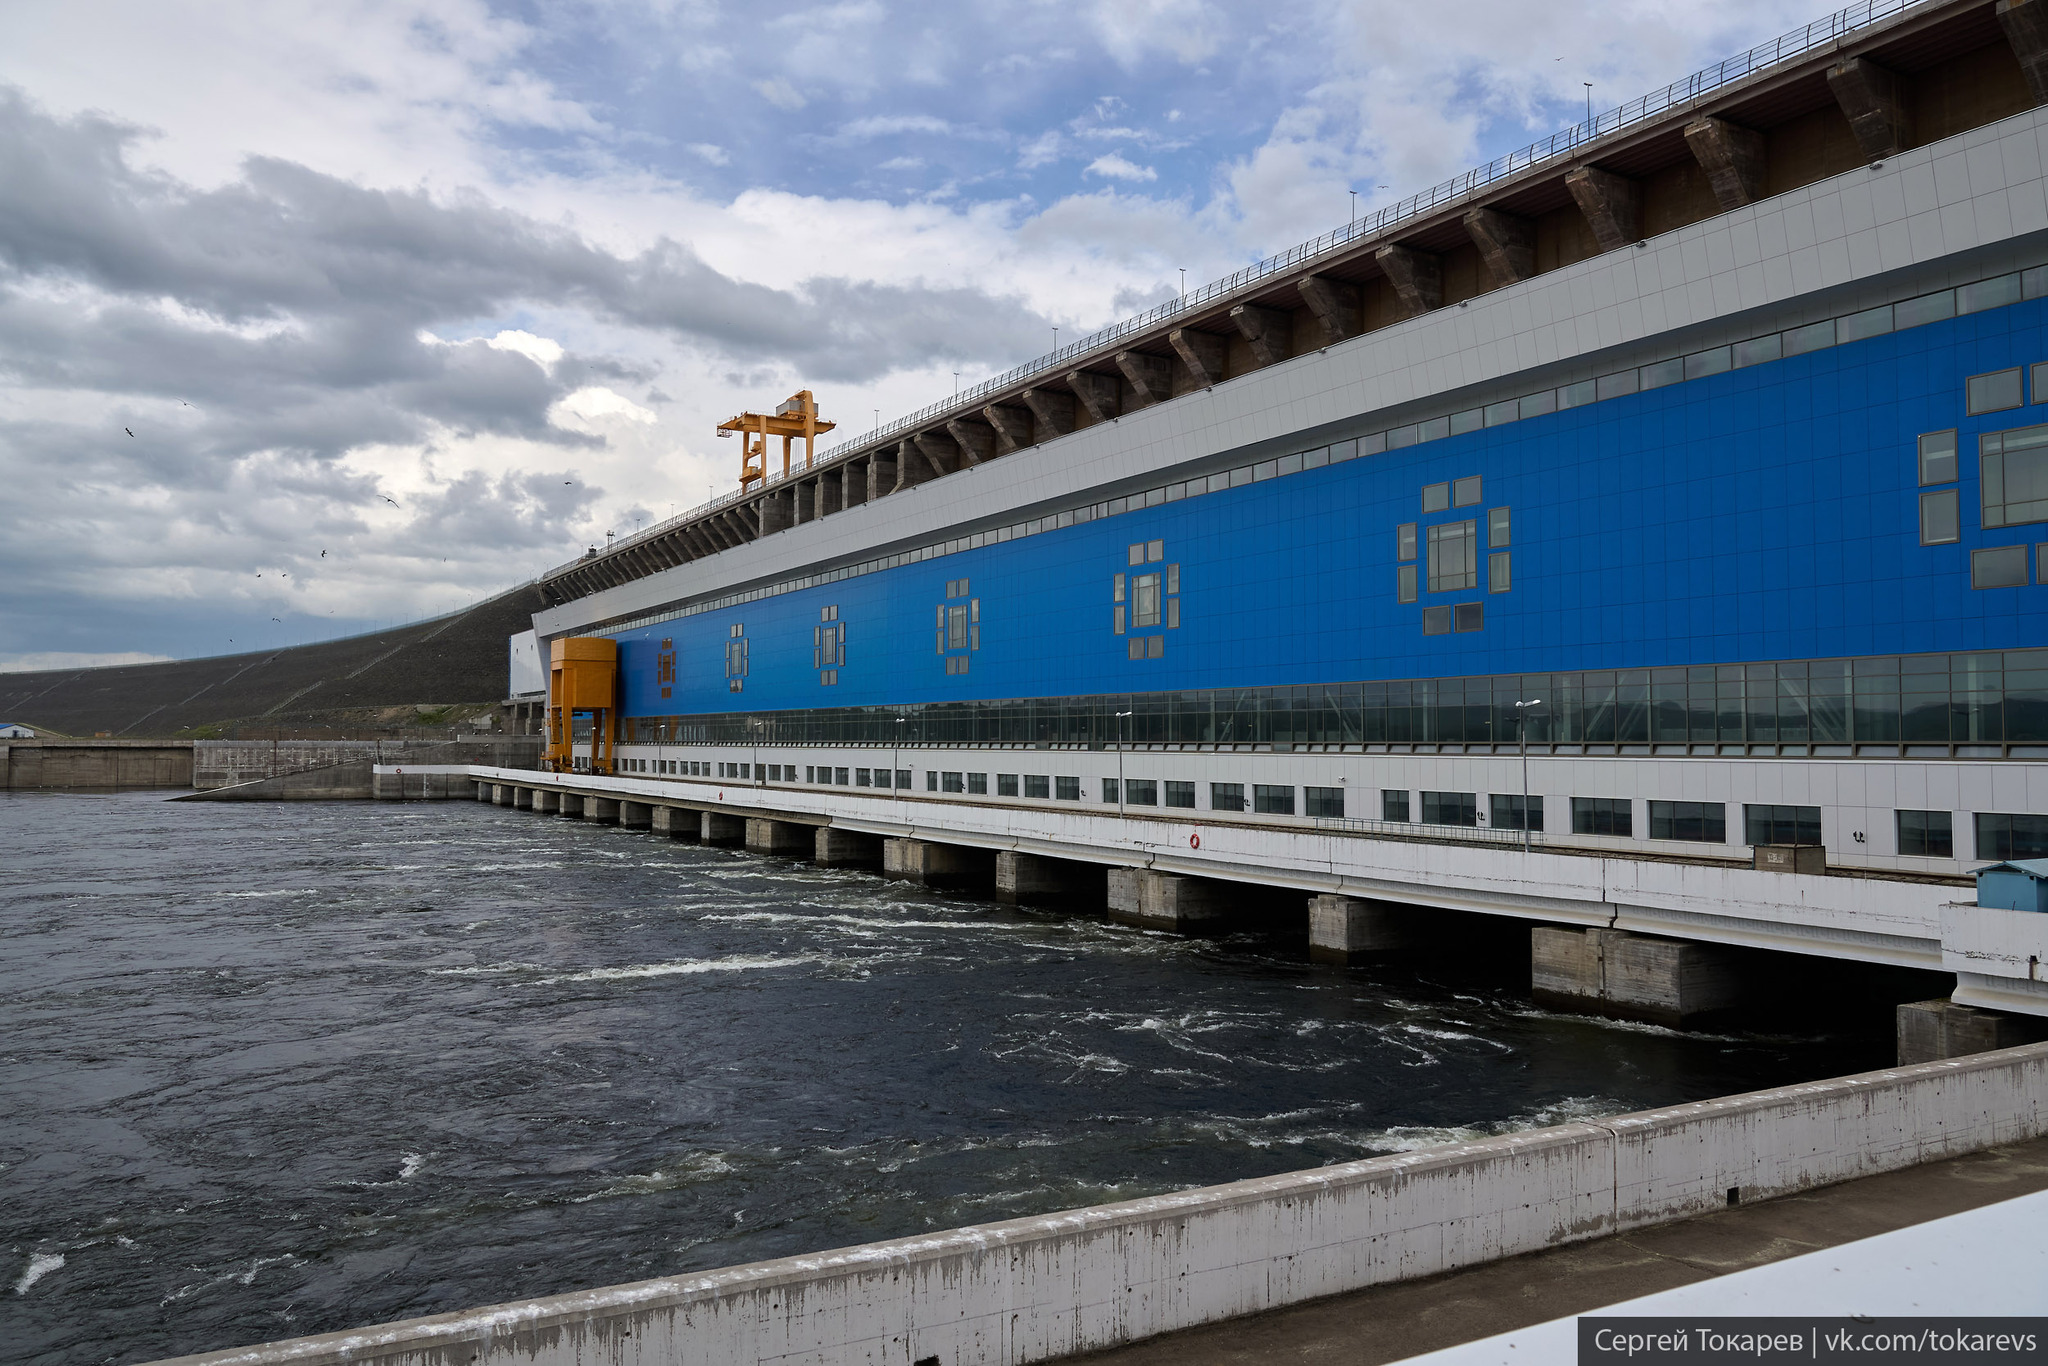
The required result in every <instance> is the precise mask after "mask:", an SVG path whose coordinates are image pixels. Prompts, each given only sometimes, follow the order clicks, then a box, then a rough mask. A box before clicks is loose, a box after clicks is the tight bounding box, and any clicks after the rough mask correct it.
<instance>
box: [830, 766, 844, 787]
mask: <svg viewBox="0 0 2048 1366" xmlns="http://www.w3.org/2000/svg"><path fill="white" fill-rule="evenodd" d="M832 785H833V786H834V787H845V786H846V770H845V769H843V768H835V769H833V770H832Z"/></svg>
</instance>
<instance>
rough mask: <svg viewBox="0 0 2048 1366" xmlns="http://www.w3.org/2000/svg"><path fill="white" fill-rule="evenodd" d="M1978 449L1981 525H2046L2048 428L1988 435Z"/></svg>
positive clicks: (2047, 512)
mask: <svg viewBox="0 0 2048 1366" xmlns="http://www.w3.org/2000/svg"><path fill="white" fill-rule="evenodd" d="M1978 449H1979V451H1980V452H1981V454H1980V455H1979V457H1978V465H1979V473H1980V475H1981V494H1982V498H1983V508H1984V525H1985V526H1987V527H1995V526H2019V525H2022V524H2024V523H2027V522H2044V521H2048V426H2041V427H2019V428H2015V429H2014V430H2012V431H2009V432H1987V433H1985V434H1984V436H1982V437H1981V438H1979V440H1978Z"/></svg>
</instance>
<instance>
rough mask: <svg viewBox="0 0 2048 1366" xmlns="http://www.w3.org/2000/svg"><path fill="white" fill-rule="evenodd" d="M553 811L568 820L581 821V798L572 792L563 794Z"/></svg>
mask: <svg viewBox="0 0 2048 1366" xmlns="http://www.w3.org/2000/svg"><path fill="white" fill-rule="evenodd" d="M555 810H556V813H557V814H559V815H563V816H567V817H568V818H569V819H570V820H582V819H583V798H582V797H580V796H579V795H577V794H576V793H574V792H564V793H563V794H562V795H561V799H560V801H559V803H558V804H557V806H556V808H555Z"/></svg>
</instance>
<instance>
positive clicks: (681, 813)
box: [647, 806, 704, 844]
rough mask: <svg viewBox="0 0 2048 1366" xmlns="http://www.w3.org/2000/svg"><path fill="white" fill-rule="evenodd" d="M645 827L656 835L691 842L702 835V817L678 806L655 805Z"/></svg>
mask: <svg viewBox="0 0 2048 1366" xmlns="http://www.w3.org/2000/svg"><path fill="white" fill-rule="evenodd" d="M647 828H648V829H650V830H652V831H653V832H654V833H655V834H657V835H667V836H668V837H669V838H670V839H678V840H689V841H690V842H691V843H693V844H694V843H695V842H696V841H698V840H700V839H702V838H703V837H704V828H703V818H702V817H701V816H700V815H699V813H697V812H695V811H689V810H685V809H684V808H682V807H679V806H657V807H655V808H654V813H653V815H652V817H651V818H650V819H649V823H648V827H647Z"/></svg>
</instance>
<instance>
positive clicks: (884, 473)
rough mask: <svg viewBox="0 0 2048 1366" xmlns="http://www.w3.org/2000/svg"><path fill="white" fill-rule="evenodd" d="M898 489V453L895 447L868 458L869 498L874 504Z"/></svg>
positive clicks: (877, 452) (886, 448) (884, 449)
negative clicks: (876, 500)
mask: <svg viewBox="0 0 2048 1366" xmlns="http://www.w3.org/2000/svg"><path fill="white" fill-rule="evenodd" d="M895 489H896V453H895V448H894V447H884V448H883V449H882V450H879V451H876V452H875V453H874V454H873V455H871V456H869V457H868V496H867V501H868V502H870V503H872V502H874V501H875V499H877V498H880V497H882V496H883V495H884V494H887V493H892V492H894V491H895Z"/></svg>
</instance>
